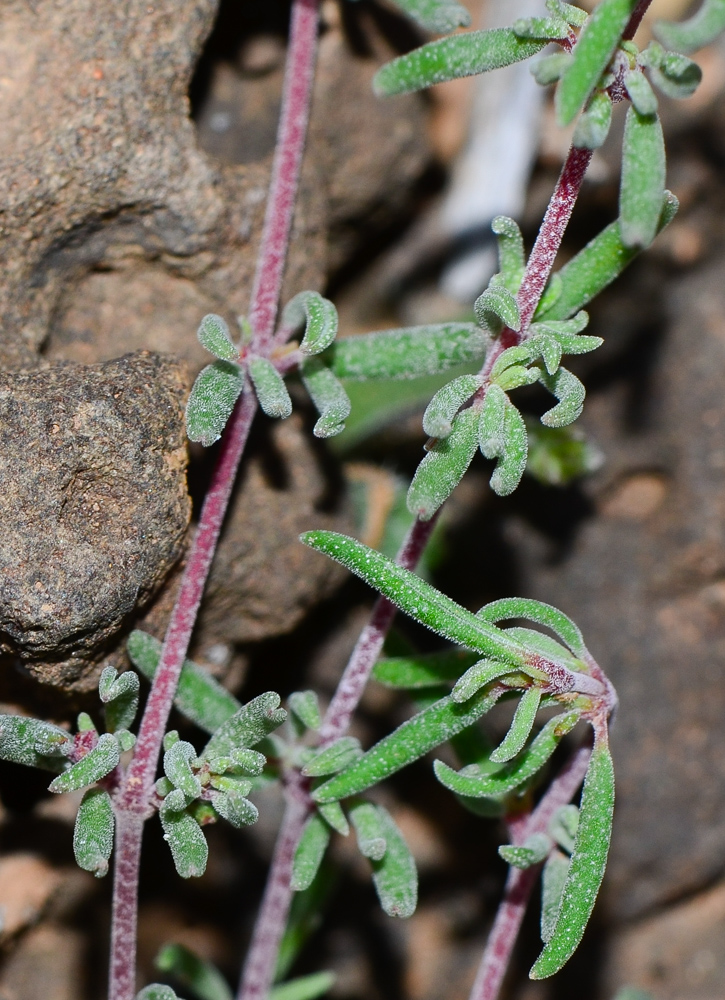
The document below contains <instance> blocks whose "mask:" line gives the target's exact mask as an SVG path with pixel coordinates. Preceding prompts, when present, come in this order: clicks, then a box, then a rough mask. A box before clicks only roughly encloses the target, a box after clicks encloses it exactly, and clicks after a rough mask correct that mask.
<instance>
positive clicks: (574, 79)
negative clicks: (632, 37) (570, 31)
mask: <svg viewBox="0 0 725 1000" xmlns="http://www.w3.org/2000/svg"><path fill="white" fill-rule="evenodd" d="M636 6H637V0H602V2H601V3H599V4H597V6H596V8H595V10H594V13H593V14H592V16H591V17H590V18H589V20H588V21H587V22H586V24H585V25H584V27H583V28H582V32H581V34H580V35H579V40H578V42H577V43H576V45H575V46H574V53H573V54H574V58H573V60H572V62H571V64H570V65H569V66H567V68H566V70H565V71H564V74H563V76H562V78H561V80H560V81H559V86H558V88H557V91H556V98H555V104H556V113H557V118H558V119H559V124H560V125H568V124H569V123H570V122H572V121H573V120H574V118H575V117H576V116H577V114H578V113H579V112H580V111H581V109H582V108H583V107H584V105H585V104H586V102H587V101H588V100H589V97H590V96H591V94H592V91H593V90H594V88H595V87H596V85H597V84H598V83H599V78H600V77H601V75H602V73H604V70H605V69H606V68H607V66H608V65H609V60H610V59H611V58H612V56H613V55H614V52H615V49H616V48H617V45H618V43H619V40H620V38H621V37H622V33H623V32H624V29H625V27H626V26H627V22H628V21H629V18H630V16H631V14H632V12H633V11H634V8H635V7H636Z"/></svg>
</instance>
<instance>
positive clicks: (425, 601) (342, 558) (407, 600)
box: [300, 531, 525, 666]
mask: <svg viewBox="0 0 725 1000" xmlns="http://www.w3.org/2000/svg"><path fill="white" fill-rule="evenodd" d="M300 541H302V542H304V543H305V545H309V546H310V547H311V548H313V549H316V550H317V551H318V552H324V553H325V554H326V555H328V556H329V557H330V558H331V559H335V560H336V561H337V562H339V563H342V565H343V566H346V567H347V569H349V570H350V571H351V572H352V573H355V574H356V575H357V576H360V577H362V579H363V580H365V581H366V582H367V583H369V584H370V586H371V587H374V588H375V589H376V590H378V591H380V593H381V594H383V595H384V596H385V597H387V598H388V600H390V601H392V602H393V604H395V605H396V606H397V607H399V608H400V609H401V610H402V611H405V612H406V613H407V614H409V615H410V616H411V618H414V619H415V620H416V621H418V622H420V623H421V625H426V626H427V627H428V628H430V629H432V630H433V631H434V632H437V633H438V634H439V635H442V636H444V637H445V638H446V639H450V640H451V641H452V642H457V643H459V644H460V645H461V646H466V647H467V648H469V649H475V650H477V651H478V652H479V653H482V654H488V655H490V656H493V657H499V658H501V659H505V660H510V661H511V663H512V664H514V665H515V666H519V665H521V664H522V663H524V658H525V654H524V650H523V649H521V647H520V646H518V645H517V644H515V643H513V642H511V641H509V640H507V639H506V638H505V636H504V635H503V633H502V632H501V631H500V630H499V629H496V628H493V627H492V626H490V625H486V624H485V623H484V622H483V620H482V619H481V618H479V617H478V616H476V615H473V614H471V612H470V611H467V610H466V609H465V608H463V607H461V606H460V605H459V604H456V602H455V601H452V600H451V599H450V597H446V596H445V594H442V593H441V592H440V591H439V590H436V589H435V587H431V586H430V584H428V583H426V582H425V581H424V580H421V578H420V577H419V576H416V575H415V573H411V572H410V570H407V569H403V567H402V566H398V565H397V563H394V562H393V561H392V559H388V558H387V556H384V555H382V554H381V553H380V552H376V551H375V550H374V549H371V548H369V547H368V546H367V545H363V544H362V542H358V541H356V540H355V539H354V538H348V537H347V536H346V535H339V534H338V533H337V532H334V531H307V532H305V533H304V534H303V535H300Z"/></svg>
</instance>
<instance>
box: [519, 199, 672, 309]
mask: <svg viewBox="0 0 725 1000" xmlns="http://www.w3.org/2000/svg"><path fill="white" fill-rule="evenodd" d="M678 206H679V203H678V201H677V198H675V196H674V195H673V194H672V193H671V192H669V191H665V196H664V199H663V202H662V208H661V212H660V217H659V222H658V230H657V231H658V232H662V230H663V229H664V228H665V227H666V226H668V225H669V224H670V222H672V220H673V219H674V217H675V214H676V212H677V209H678ZM639 252H640V248H639V247H628V246H625V245H624V243H623V242H622V237H621V234H620V229H619V221H617V222H613V223H612V224H611V225H609V226H607V227H606V229H603V230H602V232H601V233H599V235H598V236H595V237H594V239H593V240H591V241H590V242H589V243H587V245H586V246H585V247H584V249H583V250H580V251H579V253H578V254H577V255H576V256H575V257H572V259H571V260H570V261H569V263H568V264H565V265H564V267H563V268H562V269H561V271H559V272H557V274H556V275H554V277H558V278H559V279H560V280H561V292H560V294H559V296H558V298H557V299H556V301H555V302H554V303H553V304H552V305H551V306H549V307H548V308H546V310H544V309H543V308H542V306H543V298H542V303H541V304H540V307H539V309H537V311H536V318H537V319H539V318H545V319H546V322H549V321H550V320H560V319H566V318H567V317H569V316H573V315H574V313H576V312H578V311H579V310H580V309H581V308H582V306H585V305H586V304H587V303H588V302H591V300H592V299H593V298H595V297H596V296H597V295H599V293H600V292H601V291H602V290H603V289H604V288H606V287H607V285H610V284H611V283H612V282H613V281H614V279H615V278H618V277H619V275H620V274H621V273H622V271H623V270H624V269H625V267H627V265H628V264H630V263H631V262H632V261H633V260H634V258H635V257H636V256H637V255H638V253H639Z"/></svg>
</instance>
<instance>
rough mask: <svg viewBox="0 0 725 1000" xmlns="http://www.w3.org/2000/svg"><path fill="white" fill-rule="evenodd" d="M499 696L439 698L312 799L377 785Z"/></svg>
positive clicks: (484, 693)
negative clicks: (459, 700)
mask: <svg viewBox="0 0 725 1000" xmlns="http://www.w3.org/2000/svg"><path fill="white" fill-rule="evenodd" d="M499 696H500V692H498V691H497V692H489V691H481V692H480V693H479V694H477V695H476V696H475V697H474V698H472V699H471V700H470V701H468V702H466V704H465V705H458V704H456V702H454V701H453V699H452V698H451V697H450V696H447V697H445V698H441V699H440V700H439V701H437V702H435V703H434V704H433V705H431V706H430V707H429V708H426V709H424V710H423V711H422V712H419V713H418V714H417V715H414V716H413V718H412V719H408V721H407V722H404V723H403V724H402V726H399V727H398V728H397V729H396V730H395V731H394V732H392V733H391V734H390V735H389V736H386V737H385V738H384V739H382V740H380V742H379V743H376V744H375V746H373V747H371V749H370V750H368V751H367V753H365V754H363V756H362V757H361V758H360V759H359V760H357V761H355V763H354V764H351V765H350V766H349V767H348V768H347V769H346V770H344V771H342V772H341V773H340V774H338V775H336V776H335V777H334V778H331V779H330V780H329V781H326V782H325V784H324V785H320V787H319V788H317V789H316V790H315V791H314V792H313V793H312V797H313V799H315V801H317V802H332V801H333V800H335V799H345V798H347V797H348V796H350V795H357V794H358V793H359V792H364V791H365V789H367V788H371V787H372V786H373V785H377V784H378V782H380V781H382V780H383V779H384V778H388V777H390V775H391V774H395V772H396V771H400V770H401V768H404V767H407V766H408V764H412V763H413V761H414V760H418V758H420V757H423V756H424V755H425V754H426V753H428V751H429V750H432V749H433V748H434V747H437V746H440V744H441V743H445V742H446V741H447V740H449V739H450V738H451V737H452V736H455V735H456V734H457V733H460V732H461V730H463V729H466V728H467V727H468V726H470V725H471V724H472V723H474V722H476V720H477V719H480V718H481V716H482V715H485V714H486V712H488V711H489V710H490V709H491V708H492V707H493V706H494V704H495V703H496V701H497V700H498V698H499Z"/></svg>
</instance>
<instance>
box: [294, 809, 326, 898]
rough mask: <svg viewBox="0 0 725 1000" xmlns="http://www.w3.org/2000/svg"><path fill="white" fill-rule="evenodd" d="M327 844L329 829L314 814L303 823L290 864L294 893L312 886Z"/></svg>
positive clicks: (321, 819)
mask: <svg viewBox="0 0 725 1000" xmlns="http://www.w3.org/2000/svg"><path fill="white" fill-rule="evenodd" d="M329 843H330V827H329V825H328V824H327V823H326V822H325V820H324V819H323V818H322V817H321V816H320V815H319V814H318V813H316V812H315V813H313V814H312V815H311V816H310V818H309V819H308V820H307V822H306V823H305V827H304V830H303V831H302V836H301V837H300V841H299V843H298V845H297V850H296V851H295V856H294V861H293V863H292V883H291V885H292V888H293V889H294V891H295V892H301V891H302V890H304V889H308V888H309V887H310V886H311V885H312V882H313V880H314V878H315V875H317V872H318V870H319V867H320V865H321V864H322V859H323V857H324V856H325V851H326V850H327V845H328V844H329Z"/></svg>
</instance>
